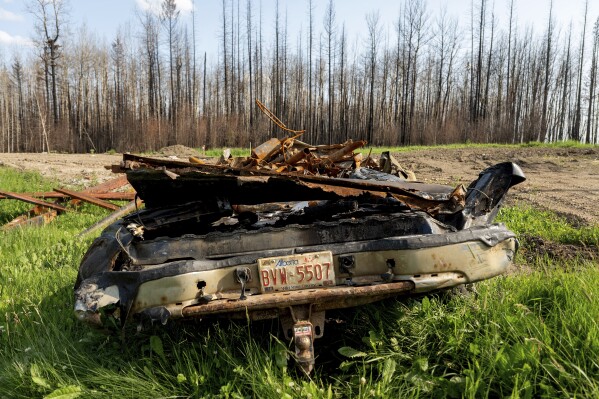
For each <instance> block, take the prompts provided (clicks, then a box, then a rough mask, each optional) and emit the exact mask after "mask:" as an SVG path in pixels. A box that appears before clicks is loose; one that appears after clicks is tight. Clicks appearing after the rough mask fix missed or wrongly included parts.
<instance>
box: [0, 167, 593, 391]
mask: <svg viewBox="0 0 599 399" xmlns="http://www.w3.org/2000/svg"><path fill="white" fill-rule="evenodd" d="M0 182H1V184H2V189H4V190H13V191H34V190H35V191H42V190H48V189H51V187H52V186H53V184H51V183H52V182H47V181H44V180H42V179H41V178H39V176H37V175H34V174H28V175H24V174H22V173H16V172H14V171H12V170H9V169H5V168H0ZM25 182H27V183H25ZM27 209H29V207H28V206H27V205H24V204H21V203H19V202H17V201H8V200H7V201H5V200H2V201H0V223H5V222H6V221H8V220H10V219H12V218H13V217H15V216H17V215H19V214H21V213H22V212H24V211H26V210H27ZM106 214H107V211H103V210H99V209H98V208H95V207H91V206H90V207H86V206H84V207H82V208H81V211H80V212H78V213H69V214H66V215H62V216H60V217H59V218H58V219H57V220H55V221H54V222H53V223H51V224H49V225H47V226H45V227H43V228H30V229H23V230H14V231H10V232H2V233H0V234H2V240H1V244H0V398H41V397H46V398H62V399H66V398H76V397H82V398H115V397H118V398H158V397H163V398H178V397H182V398H187V397H191V398H200V397H222V398H246V397H249V398H254V397H255V398H281V397H283V398H295V397H298V398H300V397H301V398H321V397H322V398H336V397H365V398H366V397H368V398H370V397H394V398H397V397H435V398H443V397H447V398H460V397H467V398H479V397H510V398H532V397H547V398H555V397H564V398H566V397H567V398H572V397H577V398H599V326H598V323H599V269H598V267H597V266H598V265H597V260H596V258H595V260H592V259H590V258H589V257H588V256H577V253H578V252H577V251H576V248H585V249H587V250H588V249H589V248H593V247H594V248H595V249H594V251H595V253H597V250H596V247H597V245H598V241H599V226H595V227H585V228H575V227H574V226H571V225H569V224H568V222H567V221H566V220H564V219H562V218H560V217H558V216H556V215H554V214H551V213H548V212H538V211H535V210H533V209H530V208H527V207H525V206H518V205H517V206H513V207H509V208H506V209H505V210H503V211H502V213H501V215H500V219H501V221H503V222H505V223H506V224H507V225H508V226H509V227H510V228H512V229H513V230H515V231H516V232H517V233H518V234H520V235H521V236H522V237H523V239H522V240H521V243H522V250H521V251H520V254H519V255H518V257H517V258H516V265H517V266H516V268H515V270H514V271H513V272H511V273H509V274H508V275H506V276H502V277H499V278H495V279H493V280H490V281H486V282H483V283H479V284H477V285H476V293H475V294H472V295H468V296H461V295H455V296H447V295H436V296H427V297H420V298H413V299H407V300H405V299H404V300H399V299H393V300H388V301H384V302H381V303H377V304H373V305H369V306H365V307H362V308H359V309H355V310H346V311H343V312H338V313H334V314H332V316H333V317H335V318H336V319H337V320H339V321H344V322H343V323H329V324H327V326H326V330H325V336H324V338H322V339H320V340H317V341H316V350H317V353H318V354H319V357H318V359H317V367H316V370H315V372H314V373H313V375H312V376H311V378H305V377H302V376H301V375H300V374H299V373H298V372H297V371H296V369H295V368H294V367H293V363H292V361H291V360H290V358H289V348H288V347H287V344H286V342H285V341H283V340H280V336H281V335H280V332H279V327H278V323H277V322H276V321H265V322H254V323H246V322H240V323H233V322H223V321H221V322H218V323H206V322H203V323H199V322H198V323H184V324H183V323H181V324H178V323H171V324H169V325H167V326H166V327H156V328H154V329H152V330H150V331H142V332H137V331H136V328H135V326H130V328H128V329H127V330H126V331H125V334H124V336H123V337H120V336H115V335H106V334H104V333H102V332H98V331H95V330H91V329H90V328H88V327H87V326H85V325H81V324H79V323H78V322H77V321H76V320H75V318H74V316H73V312H72V308H73V297H72V287H73V283H74V281H75V277H76V273H77V267H78V264H79V261H80V259H81V257H82V256H83V254H84V252H85V250H86V248H87V247H88V245H89V244H90V243H91V240H92V238H87V239H83V240H82V239H79V238H76V237H75V235H76V234H77V233H78V232H80V231H82V230H84V229H85V228H86V227H87V226H89V225H90V224H91V223H93V222H94V221H96V220H98V219H99V218H101V217H103V216H105V215H106ZM538 240H543V242H545V243H551V245H553V246H554V247H560V246H564V248H566V249H568V251H569V252H568V254H570V255H569V256H567V257H560V256H556V255H555V253H557V254H559V253H561V252H559V251H557V252H555V253H547V252H539V251H537V250H536V249H537V248H536V245H537V244H538Z"/></svg>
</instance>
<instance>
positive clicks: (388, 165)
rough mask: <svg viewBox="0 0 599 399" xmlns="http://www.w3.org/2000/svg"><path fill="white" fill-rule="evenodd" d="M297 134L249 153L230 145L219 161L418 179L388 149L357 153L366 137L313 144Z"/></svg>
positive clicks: (309, 172) (286, 169)
mask: <svg viewBox="0 0 599 399" xmlns="http://www.w3.org/2000/svg"><path fill="white" fill-rule="evenodd" d="M297 137H298V135H296V136H292V137H287V138H284V139H278V138H271V139H270V140H268V141H266V142H264V143H262V144H260V145H259V146H258V147H256V148H254V149H253V150H252V151H251V156H249V157H233V156H231V151H230V150H228V149H226V150H225V151H223V155H222V156H221V157H220V160H219V161H218V162H217V165H221V166H230V167H231V168H234V169H243V170H260V171H274V172H276V173H289V174H298V175H304V176H328V177H349V178H359V179H370V178H373V176H371V175H367V176H364V177H362V176H359V175H355V172H356V171H357V170H359V169H361V168H366V169H371V170H375V171H379V172H383V173H387V174H391V175H394V176H396V177H399V178H400V179H402V180H408V181H415V180H416V178H415V175H414V173H413V172H412V171H409V170H407V169H405V168H403V167H402V166H401V165H400V164H399V162H397V161H396V160H395V159H394V158H393V157H392V156H391V155H390V154H389V152H388V151H387V152H384V153H383V154H382V155H381V157H380V160H376V159H375V158H373V157H372V156H371V153H369V154H368V156H366V157H364V156H363V155H362V153H361V152H358V153H356V152H355V150H357V149H359V148H362V147H364V146H365V145H366V141H361V140H360V141H352V140H351V139H350V140H348V141H346V142H345V143H342V144H331V145H310V144H308V143H305V142H303V141H300V140H297ZM189 161H190V162H191V163H195V164H199V165H205V164H207V162H206V160H202V159H199V158H197V157H190V158H189ZM375 180H377V179H375ZM383 180H387V179H383Z"/></svg>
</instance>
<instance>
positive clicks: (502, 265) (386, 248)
mask: <svg viewBox="0 0 599 399" xmlns="http://www.w3.org/2000/svg"><path fill="white" fill-rule="evenodd" d="M280 143H283V142H280ZM283 144H284V143H283ZM346 147H347V146H346ZM305 148H307V149H308V150H305V149H302V148H300V149H299V150H300V151H301V152H303V153H304V154H305V155H301V156H298V155H297V153H298V151H291V150H290V151H288V152H289V154H288V155H284V156H283V160H282V161H281V162H279V163H272V162H271V164H272V165H275V166H273V167H270V168H256V167H255V164H256V163H258V164H260V163H261V160H260V154H259V153H258V151H257V150H259V148H257V149H256V151H255V152H254V153H253V156H252V158H253V161H251V160H250V161H247V160H245V161H239V162H241V163H238V164H235V162H234V161H229V162H228V163H227V162H226V163H224V164H221V165H208V164H203V163H201V161H200V162H198V161H197V160H193V161H194V162H182V161H174V160H161V159H153V158H146V157H140V156H134V155H124V158H123V162H122V164H121V165H120V166H119V168H120V169H121V170H122V171H125V172H126V173H127V177H128V180H129V182H130V183H131V185H132V186H133V187H134V188H135V189H136V191H137V193H138V195H139V196H140V197H141V198H142V199H143V200H144V202H145V209H144V210H141V211H139V212H136V213H134V214H132V215H130V216H128V217H125V218H124V219H122V220H120V221H118V222H116V223H114V224H113V225H111V226H110V227H108V228H107V229H106V230H105V231H104V232H103V233H102V234H101V235H100V237H98V238H97V239H96V240H95V241H94V243H93V244H92V246H91V247H90V248H89V250H88V252H87V254H86V255H85V257H84V259H83V260H82V263H81V266H80V270H79V275H78V278H77V282H76V284H75V300H76V304H75V312H76V314H77V316H78V318H79V319H81V320H83V321H86V322H88V323H90V324H94V325H105V324H106V323H107V320H109V319H113V321H114V320H116V321H118V322H119V323H120V324H121V325H124V323H125V322H126V321H128V320H131V319H133V318H139V319H143V318H147V319H151V320H153V321H159V322H161V323H166V322H167V321H168V320H169V319H174V318H188V317H200V318H204V317H209V316H223V317H230V318H246V317H250V318H251V319H264V318H275V317H278V318H280V320H281V325H282V327H283V332H284V335H285V336H286V337H287V338H288V339H290V340H293V342H294V344H295V351H296V355H297V361H298V362H299V364H300V366H301V367H302V369H303V370H304V371H306V372H309V371H310V370H311V369H312V367H313V365H314V346H313V341H314V339H315V338H318V337H321V336H322V334H323V333H324V314H325V311H326V310H328V309H336V308H345V307H353V306H357V305H361V304H365V303H369V302H373V301H377V300H381V299H384V298H387V297H390V296H395V295H399V294H411V293H424V292H430V291H433V290H439V289H445V288H451V287H455V286H458V285H461V284H465V283H472V282H476V281H480V280H484V279H488V278H490V277H493V276H496V275H499V274H501V273H503V272H504V271H505V270H506V268H507V267H508V265H509V264H510V263H511V261H512V259H513V257H514V254H515V252H516V251H517V247H518V242H517V240H516V238H515V236H514V234H513V233H512V232H511V231H509V230H507V229H506V227H505V226H503V225H501V224H493V223H492V221H493V218H494V217H495V215H496V214H497V211H498V209H499V207H500V205H501V202H502V200H503V199H504V197H505V194H506V193H507V191H508V189H509V188H510V187H512V186H513V185H515V184H518V183H520V182H522V181H523V180H524V179H525V178H524V175H523V174H522V171H521V170H520V168H519V167H518V166H517V165H515V164H513V163H502V164H498V165H495V166H492V167H490V168H488V169H486V170H484V171H482V172H481V173H480V175H479V177H478V179H476V180H475V181H473V182H472V183H471V184H470V185H469V187H468V188H465V187H464V186H462V185H458V187H457V188H453V187H449V186H442V185H431V184H424V183H420V182H412V181H406V180H405V176H401V174H400V173H396V175H392V174H389V173H385V172H382V171H381V170H380V169H383V170H384V169H385V168H384V167H382V168H381V167H380V166H381V165H380V164H378V167H377V168H375V167H374V166H373V165H374V164H376V162H374V163H373V162H371V161H370V160H369V159H367V161H368V162H369V163H370V165H371V166H370V167H369V166H362V167H360V162H359V161H360V160H361V159H356V156H355V155H354V154H353V153H352V152H351V151H350V152H346V153H345V154H344V155H343V156H342V157H341V159H340V160H337V161H343V159H345V160H346V161H347V162H349V163H350V165H351V166H349V167H347V168H345V169H343V170H342V171H341V172H339V170H336V171H335V176H334V177H330V176H322V175H318V174H317V172H318V170H316V173H314V170H312V171H311V172H310V173H307V172H306V171H305V170H298V169H297V168H298V167H296V169H294V168H291V167H288V168H284V170H281V168H280V167H279V166H277V165H281V164H285V163H286V162H288V161H289V159H290V158H291V157H293V156H296V158H297V157H303V158H304V163H303V164H304V165H308V161H310V160H309V159H306V158H309V156H310V154H311V153H312V152H315V151H314V150H315V149H317V148H316V147H309V146H307V147H305ZM283 149H284V146H283ZM352 151H353V150H352ZM333 153H334V151H333V152H329V153H328V155H329V157H328V158H327V156H326V155H325V156H321V157H318V159H320V161H319V162H323V164H324V161H322V160H325V159H329V160H330V159H331V155H332V154H333ZM268 156H269V157H275V158H276V154H274V153H273V154H268ZM369 158H370V157H369ZM352 159H353V160H352ZM256 160H257V161H256ZM310 162H312V165H314V163H315V162H316V161H314V160H312V161H310ZM316 163H317V162H316ZM362 164H363V163H362ZM248 165H250V166H249V167H248ZM252 165H254V166H252ZM296 165H297V164H296ZM331 165H332V164H329V165H328V167H329V168H330V167H331ZM336 165H338V164H336ZM387 166H388V165H387ZM318 167H322V165H320V166H318V165H317V166H316V168H318ZM377 169H379V170H377ZM386 169H387V171H389V167H387V168H386Z"/></svg>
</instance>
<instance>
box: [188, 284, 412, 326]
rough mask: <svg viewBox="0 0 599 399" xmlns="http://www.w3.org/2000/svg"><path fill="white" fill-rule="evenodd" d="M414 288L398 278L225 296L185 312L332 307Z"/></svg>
mask: <svg viewBox="0 0 599 399" xmlns="http://www.w3.org/2000/svg"><path fill="white" fill-rule="evenodd" d="M413 289H414V283H413V282H411V281H398V282H394V283H387V284H377V285H367V286H362V287H352V286H337V287H331V288H318V289H306V290H299V291H285V292H275V293H271V294H261V295H252V296H248V297H246V299H245V300H227V299H222V300H214V301H212V302H208V303H206V304H203V305H192V306H188V307H186V308H183V310H182V316H183V317H197V316H203V315H216V314H221V313H229V312H237V311H245V310H248V311H255V310H265V309H284V308H288V307H289V306H295V305H307V304H313V305H315V306H317V307H318V306H319V304H320V305H322V304H324V303H332V305H331V306H332V307H328V308H329V309H334V308H342V307H348V306H353V305H352V303H353V302H359V301H360V300H362V299H368V300H369V299H372V298H375V297H376V298H378V299H380V297H383V298H384V297H387V296H393V295H398V294H401V293H405V292H408V291H411V290H413ZM375 300H376V299H375ZM350 302H351V303H350ZM337 305H339V306H337Z"/></svg>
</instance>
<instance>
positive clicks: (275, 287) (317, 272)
mask: <svg viewBox="0 0 599 399" xmlns="http://www.w3.org/2000/svg"><path fill="white" fill-rule="evenodd" d="M258 272H259V274H260V287H261V289H262V292H273V291H293V290H301V289H305V288H314V287H328V286H333V285H335V270H334V268H333V254H332V253H331V251H324V252H312V253H308V254H301V255H288V256H276V257H273V258H262V259H258Z"/></svg>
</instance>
